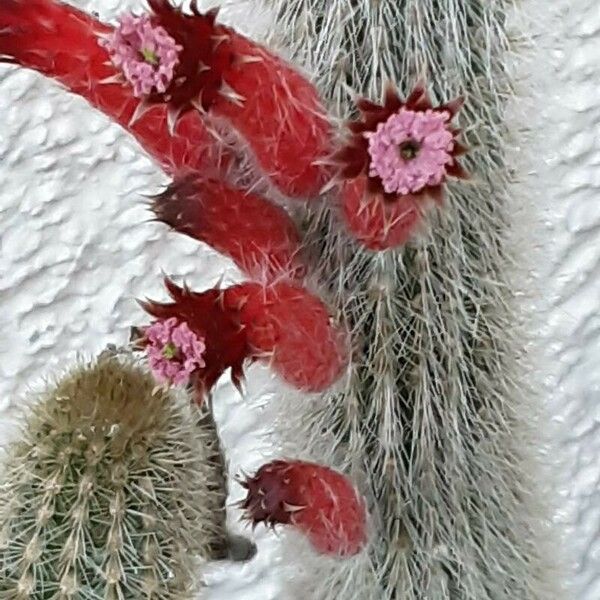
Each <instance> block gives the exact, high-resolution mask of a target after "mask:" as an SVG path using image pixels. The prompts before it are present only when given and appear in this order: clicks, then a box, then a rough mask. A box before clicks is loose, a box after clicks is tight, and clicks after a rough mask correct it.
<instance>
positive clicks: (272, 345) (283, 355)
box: [223, 282, 348, 392]
mask: <svg viewBox="0 0 600 600" xmlns="http://www.w3.org/2000/svg"><path fill="white" fill-rule="evenodd" d="M223 297H224V302H225V304H226V305H227V306H230V307H234V308H235V309H236V310H238V311H239V315H240V321H241V323H242V324H243V325H244V327H245V331H246V334H247V336H248V343H249V344H250V346H251V347H252V350H253V353H254V354H255V355H256V356H259V357H264V358H266V359H268V360H269V364H270V365H271V367H272V368H273V369H274V370H275V371H276V372H277V373H278V374H279V375H280V376H281V377H282V378H283V379H284V380H285V381H287V382H288V383H290V384H291V385H293V386H294V387H296V388H297V389H300V390H304V391H310V392H316V391H321V390H324V389H326V388H328V387H329V386H330V385H331V384H332V383H334V382H335V381H336V380H337V379H338V378H339V377H340V375H341V374H342V372H343V370H344V368H345V367H346V365H347V363H348V346H347V343H346V335H345V333H344V332H342V331H341V330H340V329H338V328H337V327H335V326H334V324H333V322H332V318H331V316H330V315H329V312H328V311H327V308H326V307H325V306H324V304H323V303H322V302H321V300H319V299H318V298H317V297H315V296H313V295H312V294H310V293H309V292H308V291H307V290H306V289H304V288H303V287H301V286H300V285H298V284H292V283H287V282H277V283H273V284H271V285H267V286H263V285H260V284H258V283H245V284H243V285H239V286H234V287H232V288H230V289H228V290H225V291H224V293H223Z"/></svg>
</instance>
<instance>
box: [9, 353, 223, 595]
mask: <svg viewBox="0 0 600 600" xmlns="http://www.w3.org/2000/svg"><path fill="white" fill-rule="evenodd" d="M194 410H195V409H194V408H192V407H191V406H190V403H189V400H188V398H187V397H186V396H185V394H182V395H178V394H176V393H175V392H174V391H173V390H165V389H160V388H156V384H155V381H154V380H153V378H152V377H151V375H149V374H148V373H147V372H146V371H145V370H144V369H143V368H141V367H140V366H138V365H136V364H135V363H134V362H133V361H132V360H130V359H128V358H121V357H119V358H118V357H116V356H104V357H101V358H99V359H98V360H97V361H94V362H92V363H89V364H85V365H82V366H79V367H77V368H75V369H74V370H73V371H72V372H70V373H68V374H67V375H66V376H65V377H64V378H62V379H61V380H60V381H58V383H56V384H55V385H53V386H51V387H49V388H48V389H47V390H46V391H45V392H44V393H42V394H41V397H40V398H39V399H38V400H37V402H36V403H35V405H34V406H33V408H32V410H31V412H29V413H28V416H27V417H26V419H25V422H24V428H23V433H22V436H21V439H20V440H19V442H18V443H16V444H15V445H13V446H12V447H11V448H10V449H9V452H8V459H7V463H6V465H5V472H4V473H3V475H2V477H1V478H0V481H2V487H1V489H0V598H3V599H4V598H6V599H8V598H10V599H11V600H17V599H34V600H46V599H50V598H52V599H55V598H56V599H58V598H64V599H67V598H77V599H78V600H95V599H98V600H100V599H101V600H109V599H113V598H114V599H115V600H116V599H119V600H129V599H130V600H134V599H135V600H140V599H142V598H144V599H157V600H158V599H164V600H168V599H178V600H182V599H187V598H192V597H193V596H194V593H195V591H196V590H197V588H198V584H199V578H198V571H199V565H200V563H201V561H202V559H203V558H208V557H209V556H210V553H211V550H210V548H211V543H213V542H214V539H215V536H217V535H221V536H224V535H225V534H224V532H222V531H217V529H219V528H220V527H221V525H220V523H221V522H220V520H216V521H215V519H214V518H213V514H214V511H213V510H212V508H213V507H214V505H215V498H213V496H214V494H215V491H214V486H213V488H212V489H211V487H210V486H209V480H210V469H212V465H211V463H210V460H207V459H208V458H209V457H208V454H209V453H210V447H211V444H210V443H205V442H206V440H204V439H203V435H202V430H201V429H200V428H199V426H198V416H197V415H195V414H194V412H193V411H194Z"/></svg>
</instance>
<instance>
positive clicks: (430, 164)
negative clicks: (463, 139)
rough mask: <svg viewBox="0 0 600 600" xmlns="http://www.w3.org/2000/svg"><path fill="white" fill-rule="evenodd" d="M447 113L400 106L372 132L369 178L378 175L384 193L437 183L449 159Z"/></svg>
mask: <svg viewBox="0 0 600 600" xmlns="http://www.w3.org/2000/svg"><path fill="white" fill-rule="evenodd" d="M449 120H450V114H449V113H447V112H438V113H436V112H433V111H431V110H427V111H425V112H416V111H412V110H407V109H405V108H401V109H400V110H399V111H398V112H397V113H395V114H393V115H392V116H391V117H389V118H388V120H387V121H384V122H383V123H379V124H378V125H377V129H376V130H375V131H373V132H365V134H364V135H365V137H366V138H367V140H368V141H369V155H370V156H371V163H370V165H369V177H379V178H380V179H381V183H382V185H383V188H384V190H385V191H386V193H388V194H393V193H396V194H400V195H406V194H414V193H416V192H419V191H421V190H422V189H423V188H425V187H426V186H437V185H440V184H441V183H442V181H443V180H444V178H445V177H446V165H447V164H449V163H451V162H452V160H453V159H452V154H451V153H452V149H453V147H454V135H453V134H452V132H451V131H450V130H449V128H448V121H449Z"/></svg>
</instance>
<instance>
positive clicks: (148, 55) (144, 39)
mask: <svg viewBox="0 0 600 600" xmlns="http://www.w3.org/2000/svg"><path fill="white" fill-rule="evenodd" d="M102 44H103V45H104V46H105V47H106V48H107V50H108V51H109V53H110V55H111V60H112V62H113V64H114V65H115V66H116V67H118V68H120V69H121V71H122V72H123V75H124V76H125V79H126V80H127V81H128V82H129V83H130V84H131V85H132V86H133V94H134V96H136V97H138V98H139V97H140V96H147V95H148V94H151V93H152V92H153V91H156V92H159V93H161V94H162V93H164V92H165V91H166V89H167V88H168V87H169V85H170V84H171V81H172V80H173V74H174V71H175V67H176V66H177V65H178V64H179V52H180V51H181V50H182V49H183V48H182V47H181V46H179V45H177V44H176V42H175V40H174V39H173V38H172V37H171V36H170V35H169V34H168V33H167V32H166V31H165V29H164V28H163V27H160V26H154V25H153V24H152V21H151V20H150V17H149V16H148V15H143V16H141V17H135V16H133V15H131V14H126V15H123V17H121V20H120V22H119V25H118V26H117V28H116V29H115V31H114V33H113V34H112V35H111V36H110V38H108V39H107V40H104V41H103V42H102Z"/></svg>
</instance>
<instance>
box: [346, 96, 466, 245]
mask: <svg viewBox="0 0 600 600" xmlns="http://www.w3.org/2000/svg"><path fill="white" fill-rule="evenodd" d="M461 105H462V99H460V98H459V99H456V100H454V101H452V102H449V103H448V104H444V105H442V106H438V107H434V106H432V104H431V101H430V100H429V97H428V96H427V92H426V91H425V88H424V87H423V86H422V85H419V86H417V87H416V88H415V89H414V90H413V92H412V93H411V94H410V95H409V97H408V98H407V100H406V101H402V100H401V99H400V97H399V96H398V94H397V92H396V91H395V90H394V89H393V88H391V87H390V88H388V90H387V92H386V94H385V98H384V102H383V104H382V105H379V104H375V103H373V102H370V101H368V100H364V99H363V100H360V101H359V102H358V108H359V110H360V112H361V117H360V118H359V119H358V120H356V121H351V122H350V123H349V124H348V127H349V129H350V131H351V133H352V135H351V138H350V141H349V143H348V145H347V146H346V147H345V148H343V149H342V150H341V151H340V152H338V153H337V154H336V155H335V158H336V160H337V161H338V163H339V164H340V174H341V176H342V177H343V178H344V179H345V180H347V181H346V182H345V183H344V184H343V185H342V200H343V207H344V216H345V219H346V221H347V224H348V227H349V229H350V230H351V232H352V233H353V234H354V235H355V236H356V237H357V238H358V239H359V240H360V241H361V242H362V243H364V244H365V245H366V246H367V247H369V248H371V249H374V250H382V249H385V248H391V247H394V246H397V245H400V244H403V243H405V242H406V241H407V239H408V238H409V237H410V235H411V234H412V232H413V230H414V229H415V228H416V227H417V225H418V223H419V221H420V213H421V212H422V211H423V210H424V208H425V204H424V202H423V199H424V198H425V197H430V198H432V199H433V200H435V201H436V202H438V203H441V202H442V200H443V185H444V183H445V181H446V179H447V178H448V177H457V178H466V177H467V173H466V171H465V170H464V169H463V167H462V166H461V165H460V164H459V162H458V160H457V158H458V157H459V156H460V155H462V154H463V153H464V152H465V151H466V149H465V148H464V146H462V145H461V144H460V143H458V142H457V140H456V138H457V136H458V134H459V133H460V132H459V130H458V129H455V128H454V127H453V126H452V125H451V124H450V122H451V121H452V119H453V118H454V116H455V115H456V113H457V111H458V110H459V108H460V107H461Z"/></svg>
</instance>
